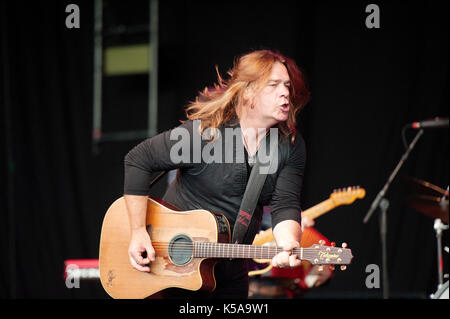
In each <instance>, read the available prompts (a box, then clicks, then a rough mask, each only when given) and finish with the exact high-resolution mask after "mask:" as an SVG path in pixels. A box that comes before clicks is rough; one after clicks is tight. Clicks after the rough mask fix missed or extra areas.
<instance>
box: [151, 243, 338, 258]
mask: <svg viewBox="0 0 450 319" xmlns="http://www.w3.org/2000/svg"><path fill="white" fill-rule="evenodd" d="M206 243H207V244H213V245H202V246H203V247H193V246H192V244H190V243H186V244H184V245H183V246H185V247H177V246H175V247H173V248H172V249H171V252H172V253H173V254H174V255H178V256H179V255H181V254H183V253H189V254H190V255H194V256H195V257H218V256H223V255H225V256H230V255H231V256H232V257H234V256H236V258H239V257H242V258H251V257H249V255H252V256H253V257H254V256H256V255H257V256H256V257H255V258H257V257H259V258H261V259H263V258H269V257H268V255H270V256H275V255H276V254H277V253H279V252H281V251H282V249H281V248H279V247H267V246H251V245H241V246H233V247H226V246H230V244H222V247H221V248H222V249H220V248H219V249H217V245H214V244H217V243H209V242H206ZM169 245H170V244H166V243H161V244H160V245H155V246H157V248H165V247H166V246H167V247H168V246H169ZM180 245H181V244H180ZM225 245H226V246H225ZM186 246H188V247H186ZM250 247H258V248H256V249H255V248H253V251H252V248H250ZM245 248H247V249H245ZM257 250H258V251H257ZM318 252H319V251H318V250H317V249H316V248H303V253H301V250H300V247H296V251H294V254H296V255H299V254H302V255H303V258H302V259H315V258H314V257H316V258H317V257H319V256H318ZM329 253H331V254H332V253H333V252H329ZM203 255H205V256H203ZM339 257H341V259H342V258H343V257H344V258H345V256H342V255H339ZM337 258H338V257H337V256H336V257H330V261H331V260H333V259H337ZM321 259H323V258H321Z"/></svg>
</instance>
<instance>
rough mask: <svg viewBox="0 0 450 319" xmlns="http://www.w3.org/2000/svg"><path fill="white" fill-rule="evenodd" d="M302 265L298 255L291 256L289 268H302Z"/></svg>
mask: <svg viewBox="0 0 450 319" xmlns="http://www.w3.org/2000/svg"><path fill="white" fill-rule="evenodd" d="M301 263H302V261H301V260H299V259H298V257H297V255H291V256H289V266H290V267H292V268H294V267H298V266H300V264H301Z"/></svg>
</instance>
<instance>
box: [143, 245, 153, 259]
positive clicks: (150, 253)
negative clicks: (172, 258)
mask: <svg viewBox="0 0 450 319" xmlns="http://www.w3.org/2000/svg"><path fill="white" fill-rule="evenodd" d="M145 250H146V251H147V258H146V259H147V260H148V261H147V263H149V262H150V261H155V249H153V247H152V245H149V246H146V247H145Z"/></svg>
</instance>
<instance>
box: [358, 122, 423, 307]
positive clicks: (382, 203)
mask: <svg viewBox="0 0 450 319" xmlns="http://www.w3.org/2000/svg"><path fill="white" fill-rule="evenodd" d="M422 134H423V129H420V131H419V132H418V133H417V134H416V136H415V137H414V140H413V141H412V142H411V144H409V146H408V148H407V150H406V152H405V153H404V154H403V156H402V158H401V159H400V161H399V162H398V164H397V166H396V167H395V169H394V171H393V172H392V173H391V175H390V176H389V178H388V180H387V182H386V184H385V185H384V187H383V188H382V189H381V190H380V192H379V193H378V195H377V197H375V199H374V201H373V202H372V205H371V206H370V209H369V211H368V212H367V214H366V216H365V217H364V220H363V222H364V224H367V222H368V221H369V218H370V217H371V216H372V214H373V212H374V211H375V210H376V209H377V208H378V207H379V208H380V210H381V215H380V236H381V249H382V252H381V253H382V263H383V266H382V272H383V299H388V298H389V280H388V272H387V246H386V233H387V218H386V212H387V209H388V207H389V201H388V200H387V199H386V198H384V196H385V195H386V192H387V190H388V188H389V186H390V185H391V183H392V181H393V180H394V178H395V176H396V175H397V173H398V171H399V170H400V168H401V167H402V166H403V164H404V163H405V161H406V159H407V158H408V156H409V153H410V152H411V150H412V149H413V148H414V146H415V145H416V143H417V141H418V140H419V138H420V137H421V136H422Z"/></svg>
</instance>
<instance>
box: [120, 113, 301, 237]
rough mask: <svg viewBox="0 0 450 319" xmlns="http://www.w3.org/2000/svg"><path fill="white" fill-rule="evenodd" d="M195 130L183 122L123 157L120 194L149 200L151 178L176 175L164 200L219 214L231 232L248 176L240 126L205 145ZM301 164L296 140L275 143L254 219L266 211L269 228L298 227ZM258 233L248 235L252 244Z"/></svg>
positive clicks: (183, 207)
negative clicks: (272, 168) (273, 162)
mask: <svg viewBox="0 0 450 319" xmlns="http://www.w3.org/2000/svg"><path fill="white" fill-rule="evenodd" d="M197 124H198V122H196V121H191V120H188V121H185V122H184V123H183V124H182V125H180V126H179V127H177V128H175V129H172V130H168V131H165V132H163V133H161V134H159V135H156V136H154V137H152V138H149V139H146V140H145V141H143V142H142V143H140V144H139V145H137V146H136V147H134V148H133V149H132V150H131V151H130V152H129V153H128V154H127V155H126V156H125V183H124V193H125V194H129V195H148V194H149V184H150V181H151V175H152V173H153V172H155V171H163V170H173V169H178V171H177V177H176V178H175V180H174V181H173V182H172V183H171V185H170V186H169V188H168V190H167V192H166V194H165V195H164V198H163V199H164V200H165V201H167V202H168V203H170V204H172V205H174V206H176V207H178V208H179V209H181V210H192V209H205V210H209V211H214V212H217V213H222V214H223V215H224V216H225V217H226V218H227V219H228V221H229V223H230V225H231V227H232V226H233V225H234V223H235V220H236V217H237V215H238V213H239V207H240V204H241V201H242V197H243V195H244V191H245V188H246V185H247V181H248V178H249V175H250V166H249V165H248V161H246V160H245V157H246V156H245V155H246V154H245V152H246V151H245V147H244V146H243V143H242V137H241V135H240V134H242V133H241V129H240V126H239V125H235V126H223V127H221V128H220V133H221V137H222V138H221V139H218V140H217V141H213V142H209V143H208V142H207V141H206V140H203V139H202V137H201V136H200V133H199V131H198V129H197V126H196V125H197ZM228 133H230V134H231V135H232V134H235V136H234V139H232V140H233V143H229V141H230V139H229V138H228V139H225V141H226V142H224V137H227V136H228V137H229V136H230V134H228ZM227 134H228V135H227ZM214 143H218V144H214ZM240 150H242V151H240ZM258 152H260V150H259V151H258ZM305 162H306V150H305V143H304V140H303V138H302V136H301V135H300V134H298V133H297V135H296V138H295V142H294V143H293V144H292V143H291V142H290V141H288V139H287V138H285V137H281V138H280V139H279V143H278V166H277V170H276V172H273V173H271V174H269V175H268V176H267V178H266V181H265V184H264V186H263V189H262V191H261V195H260V198H259V201H258V206H257V210H255V213H254V217H255V218H258V219H261V216H262V206H265V205H270V210H271V215H272V227H275V226H276V224H278V223H279V222H281V221H283V220H295V221H297V222H299V223H300V222H301V217H300V212H301V208H300V190H301V185H302V180H303V173H304V169H305ZM231 231H232V230H231ZM257 231H258V230H257V229H254V230H252V232H253V234H252V235H251V238H253V236H254V235H255V234H256V232H257Z"/></svg>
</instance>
